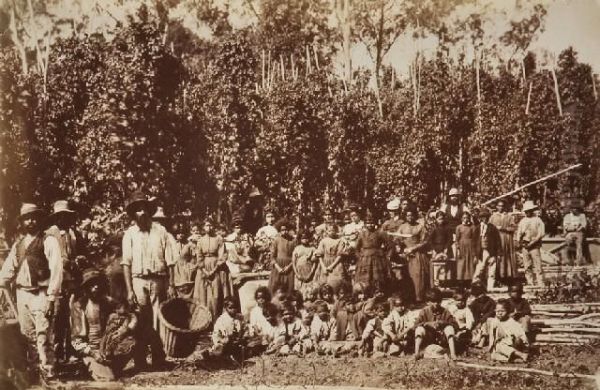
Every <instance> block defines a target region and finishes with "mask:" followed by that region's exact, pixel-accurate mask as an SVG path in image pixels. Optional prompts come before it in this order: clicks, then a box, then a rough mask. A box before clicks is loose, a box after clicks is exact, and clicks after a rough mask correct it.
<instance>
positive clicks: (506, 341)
mask: <svg viewBox="0 0 600 390" xmlns="http://www.w3.org/2000/svg"><path fill="white" fill-rule="evenodd" d="M511 312H512V307H511V305H510V301H508V300H505V299H501V300H499V301H498V304H497V305H496V317H495V318H493V319H491V320H490V321H489V338H490V341H489V346H488V349H489V351H490V353H491V355H490V358H491V359H492V360H497V361H501V362H509V361H511V360H513V358H518V359H521V360H522V361H524V362H526V361H527V360H528V359H529V354H528V350H529V341H528V340H527V336H526V335H525V331H524V330H523V327H522V326H521V325H520V324H519V323H518V322H517V321H515V320H514V318H512V317H511V316H510V314H511Z"/></svg>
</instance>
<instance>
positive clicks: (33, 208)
mask: <svg viewBox="0 0 600 390" xmlns="http://www.w3.org/2000/svg"><path fill="white" fill-rule="evenodd" d="M32 214H35V215H38V216H40V217H43V216H45V215H46V212H45V211H44V210H43V209H41V208H40V207H38V206H37V205H36V204H34V203H23V205H21V210H20V211H19V216H18V217H17V220H18V221H22V220H23V218H24V217H25V216H28V215H32Z"/></svg>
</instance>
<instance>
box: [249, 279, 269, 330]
mask: <svg viewBox="0 0 600 390" xmlns="http://www.w3.org/2000/svg"><path fill="white" fill-rule="evenodd" d="M254 300H255V301H256V306H254V307H253V308H252V310H250V315H249V318H248V322H249V324H250V328H253V327H255V326H262V325H263V323H264V321H265V317H264V315H263V310H264V308H265V307H266V305H267V304H268V303H271V291H269V289H268V288H267V287H265V286H260V287H259V288H257V289H256V291H255V292H254Z"/></svg>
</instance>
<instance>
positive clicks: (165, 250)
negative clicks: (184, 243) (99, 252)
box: [121, 192, 176, 368]
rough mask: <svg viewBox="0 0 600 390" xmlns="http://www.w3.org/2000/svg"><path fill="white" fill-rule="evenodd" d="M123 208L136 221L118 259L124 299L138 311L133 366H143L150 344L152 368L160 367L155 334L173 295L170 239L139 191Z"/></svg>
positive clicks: (160, 350) (162, 356)
mask: <svg viewBox="0 0 600 390" xmlns="http://www.w3.org/2000/svg"><path fill="white" fill-rule="evenodd" d="M125 209H126V211H127V213H128V214H129V216H130V217H131V218H132V219H133V221H134V222H135V224H134V225H132V226H130V227H129V228H128V229H127V230H126V231H125V234H124V235H123V259H122V260H121V265H122V266H123V275H124V276H125V286H126V288H127V300H128V301H129V303H130V305H132V307H136V306H137V307H138V308H139V310H140V323H139V327H138V328H139V332H138V333H139V338H140V339H139V340H138V342H137V344H136V353H135V358H134V359H135V364H136V366H137V367H138V368H144V367H145V365H146V346H148V345H150V349H151V352H152V365H153V366H154V367H155V368H160V367H161V366H163V365H164V362H165V353H164V351H163V346H162V342H161V340H160V337H159V335H158V310H159V306H160V304H161V303H162V302H163V301H164V300H165V299H166V298H167V296H169V297H171V296H175V285H174V280H173V267H174V265H175V261H176V259H175V258H174V256H173V248H172V240H171V239H170V237H169V233H167V230H166V229H165V228H164V226H162V225H160V224H159V223H157V222H152V215H153V214H154V213H155V211H156V205H155V204H154V202H151V201H150V200H148V198H147V197H146V196H145V195H144V194H142V193H141V192H136V193H134V194H133V195H132V198H131V199H130V200H129V202H128V204H127V206H126V207H125Z"/></svg>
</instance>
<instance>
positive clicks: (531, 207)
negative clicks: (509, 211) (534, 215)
mask: <svg viewBox="0 0 600 390" xmlns="http://www.w3.org/2000/svg"><path fill="white" fill-rule="evenodd" d="M537 208H538V206H536V204H535V203H533V201H531V200H528V201H525V203H524V204H523V212H525V211H531V210H536V209H537Z"/></svg>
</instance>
